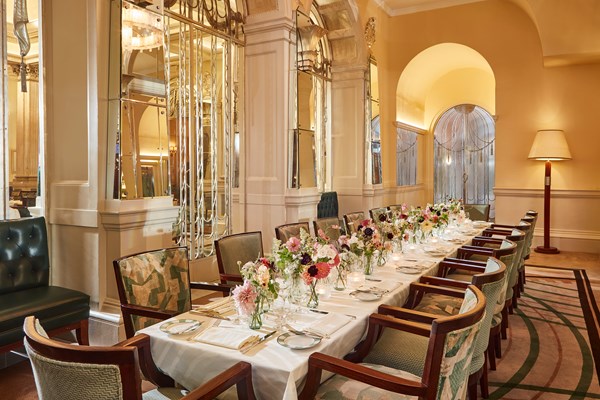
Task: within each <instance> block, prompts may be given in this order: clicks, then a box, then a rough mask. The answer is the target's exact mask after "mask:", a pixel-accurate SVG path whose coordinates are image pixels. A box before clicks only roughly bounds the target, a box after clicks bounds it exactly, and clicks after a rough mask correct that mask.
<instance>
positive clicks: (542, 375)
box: [489, 268, 600, 400]
mask: <svg viewBox="0 0 600 400" xmlns="http://www.w3.org/2000/svg"><path fill="white" fill-rule="evenodd" d="M599 316H600V313H599V312H598V306H597V304H596V301H595V299H594V296H593V293H592V290H591V286H590V283H589V280H588V278H587V275H586V273H585V271H584V270H579V269H561V270H560V271H559V273H557V269H553V270H552V273H549V274H548V276H544V268H536V275H534V276H529V275H528V277H527V284H526V286H525V293H524V294H523V295H521V298H520V299H519V302H518V308H517V309H515V312H514V314H513V315H510V316H509V321H510V329H509V333H508V339H507V340H503V341H502V358H501V359H499V360H497V370H496V371H490V374H489V380H490V399H523V400H525V399H543V400H546V399H600V385H599V379H598V377H599V375H600V369H599V366H600V338H599V331H600V329H599V327H600V325H599V320H600V318H599Z"/></svg>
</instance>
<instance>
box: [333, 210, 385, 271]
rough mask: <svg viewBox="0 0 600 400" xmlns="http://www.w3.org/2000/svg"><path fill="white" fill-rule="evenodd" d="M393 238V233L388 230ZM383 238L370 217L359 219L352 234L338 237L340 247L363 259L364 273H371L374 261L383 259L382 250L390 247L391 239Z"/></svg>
mask: <svg viewBox="0 0 600 400" xmlns="http://www.w3.org/2000/svg"><path fill="white" fill-rule="evenodd" d="M389 234H390V235H392V236H390V237H391V238H392V239H393V233H392V232H389ZM387 237H388V236H387V233H386V236H385V238H384V236H382V234H381V231H380V230H379V228H378V227H377V225H376V224H375V223H374V222H373V220H371V219H366V220H364V221H361V223H360V225H358V227H357V231H356V232H354V233H352V235H350V236H347V235H342V236H340V238H339V239H338V242H339V244H340V247H341V249H342V250H344V251H349V252H352V253H353V254H355V255H357V256H362V258H363V260H364V272H365V275H370V274H372V273H373V267H374V262H375V261H376V260H378V259H384V252H385V251H389V250H391V249H392V241H391V239H390V240H386V238H387Z"/></svg>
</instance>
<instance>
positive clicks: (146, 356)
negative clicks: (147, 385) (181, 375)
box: [114, 333, 174, 387]
mask: <svg viewBox="0 0 600 400" xmlns="http://www.w3.org/2000/svg"><path fill="white" fill-rule="evenodd" d="M128 346H133V347H137V349H138V358H139V360H140V369H141V370H142V373H143V374H144V378H146V379H147V380H149V381H150V382H152V383H153V384H155V385H157V386H159V387H165V386H174V381H173V379H172V378H171V377H170V376H167V375H165V374H163V373H162V372H160V370H159V369H158V367H157V366H156V364H154V360H153V359H152V353H151V352H150V336H148V335H146V334H144V333H140V334H138V335H135V336H134V337H132V338H129V339H126V340H124V341H122V342H119V343H117V344H115V346H114V347H128Z"/></svg>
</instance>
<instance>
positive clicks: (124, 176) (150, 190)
mask: <svg viewBox="0 0 600 400" xmlns="http://www.w3.org/2000/svg"><path fill="white" fill-rule="evenodd" d="M160 11H161V9H160V7H158V8H157V7H156V6H154V5H149V6H147V7H146V8H144V7H138V6H136V5H134V4H130V3H129V2H127V1H123V3H122V10H121V15H120V27H121V29H120V33H121V36H120V49H121V58H120V59H121V65H120V87H121V91H120V93H119V96H120V103H121V107H120V129H119V132H120V135H119V137H118V138H117V148H118V149H119V151H120V159H119V160H118V162H117V168H115V175H116V176H115V182H118V181H120V182H121V184H120V186H115V188H116V189H117V191H118V193H115V197H116V198H120V199H137V198H142V197H154V196H168V195H170V193H171V192H170V186H169V180H168V177H169V174H168V173H166V171H168V162H169V131H168V124H167V91H166V83H165V82H166V80H165V67H164V66H165V59H164V44H163V43H164V39H163V17H162V15H161V13H160ZM112 16H113V17H117V16H118V14H117V13H114V12H113V15H112ZM117 22H119V21H117ZM142 160H156V163H157V165H158V166H160V168H159V169H161V170H164V172H163V171H159V173H156V172H157V171H155V168H154V167H149V166H147V165H144V162H143V161H142Z"/></svg>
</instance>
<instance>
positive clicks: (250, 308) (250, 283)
mask: <svg viewBox="0 0 600 400" xmlns="http://www.w3.org/2000/svg"><path fill="white" fill-rule="evenodd" d="M238 264H241V263H240V262H238ZM240 273H241V274H242V276H243V277H244V284H243V285H241V286H239V285H238V286H236V287H235V289H234V290H233V300H234V302H235V305H236V307H237V309H238V310H239V312H240V313H241V314H243V315H250V316H251V318H250V328H252V329H259V328H260V327H261V326H262V314H263V312H264V311H265V307H266V306H267V305H268V304H269V303H270V302H271V301H273V300H274V299H276V298H277V293H278V285H277V283H276V282H275V276H276V273H277V269H276V267H275V264H274V263H273V262H272V261H271V260H269V259H268V258H265V257H261V258H259V259H258V260H256V261H249V262H247V263H246V264H244V265H243V266H241V267H240Z"/></svg>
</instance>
